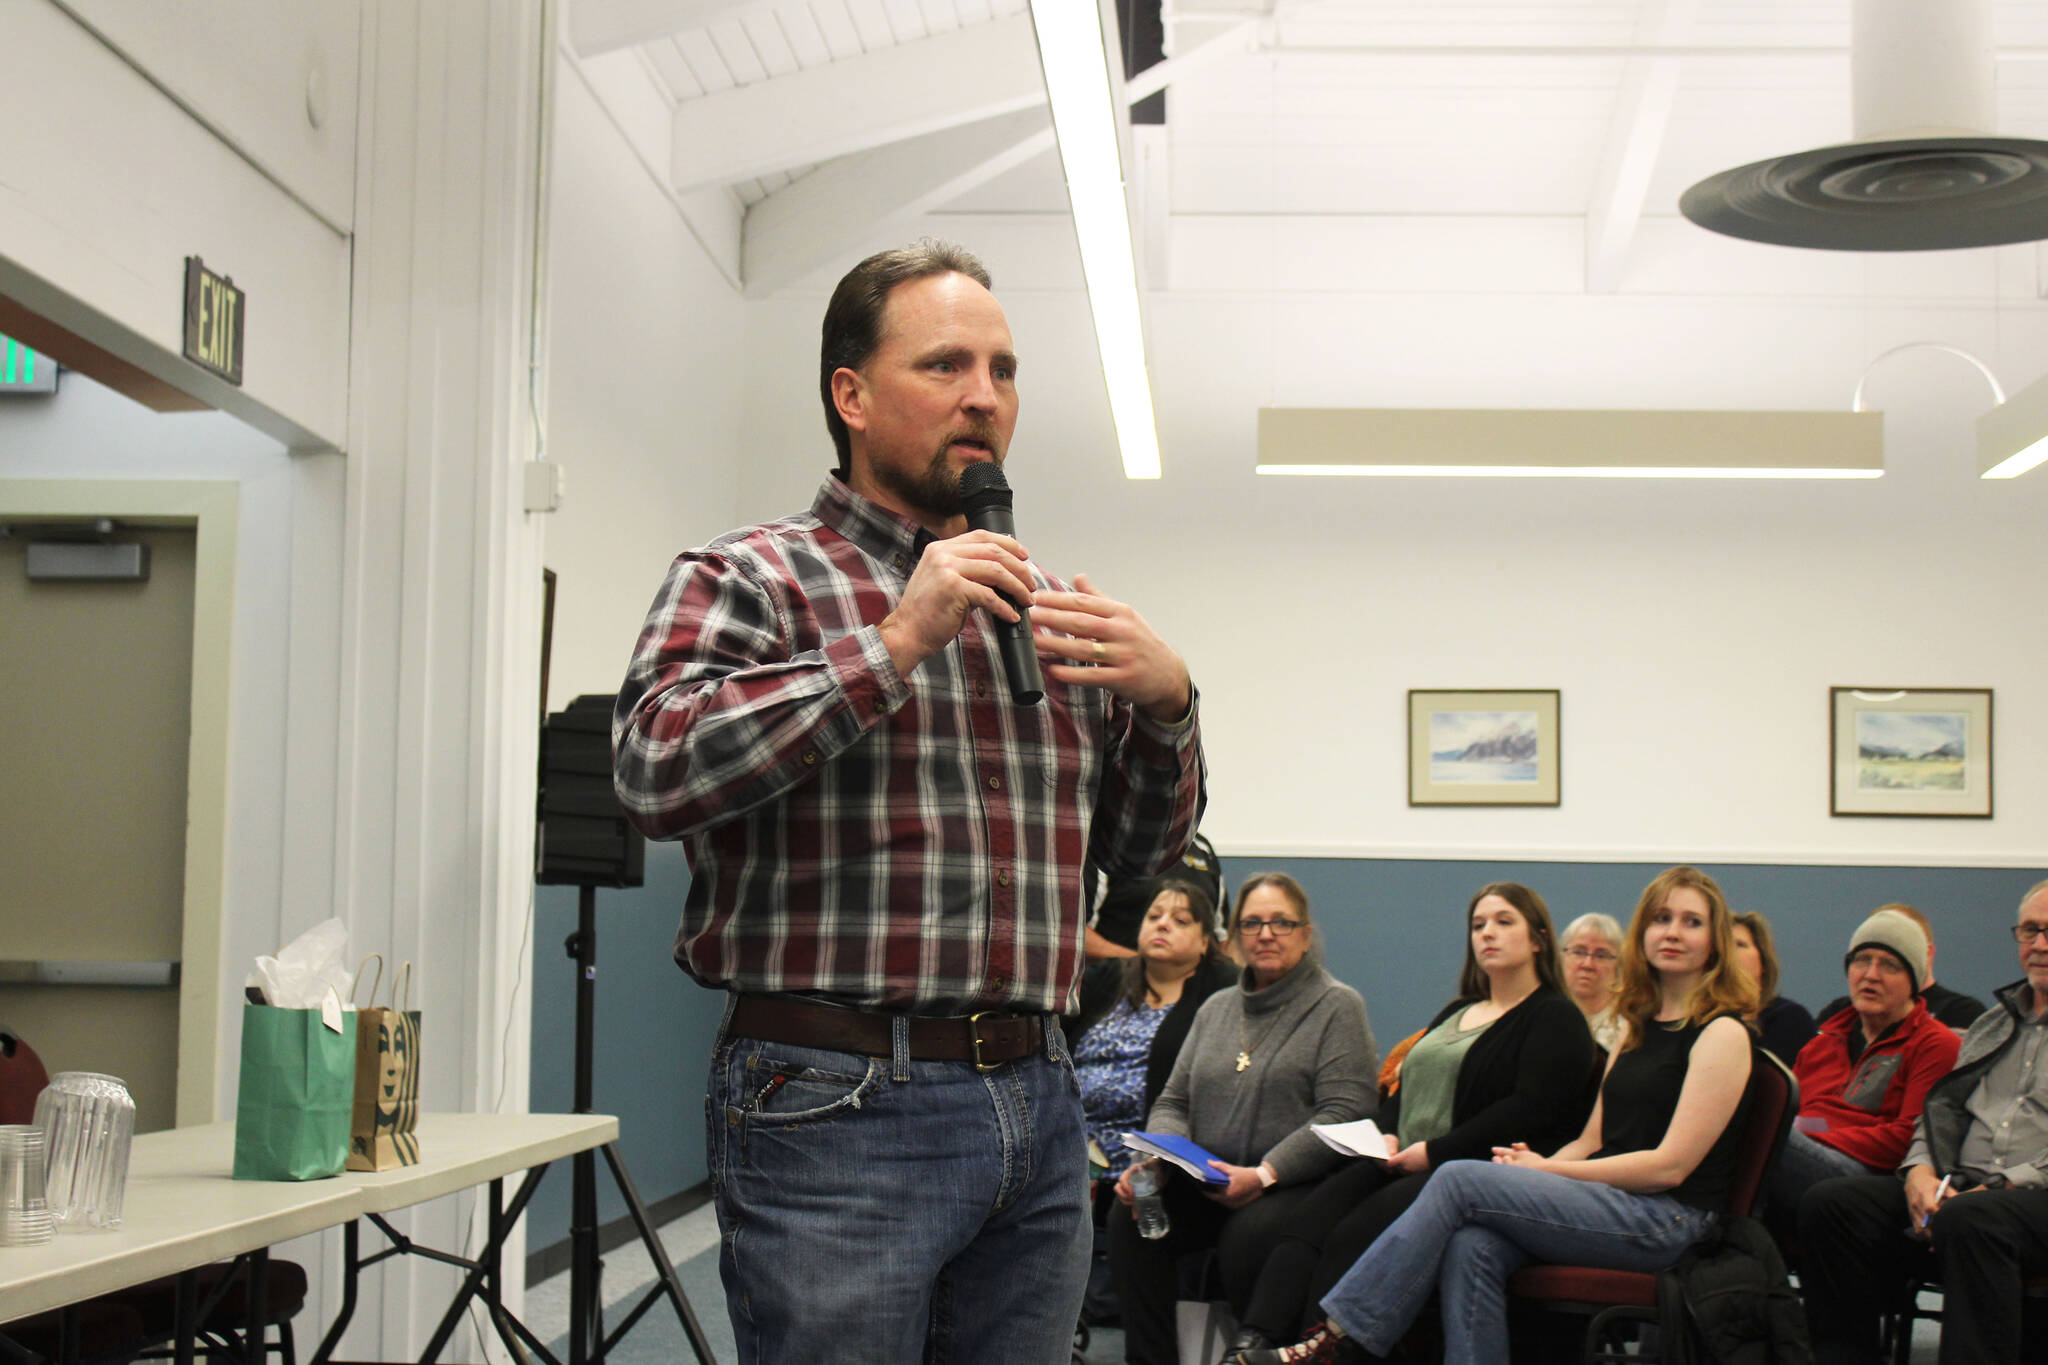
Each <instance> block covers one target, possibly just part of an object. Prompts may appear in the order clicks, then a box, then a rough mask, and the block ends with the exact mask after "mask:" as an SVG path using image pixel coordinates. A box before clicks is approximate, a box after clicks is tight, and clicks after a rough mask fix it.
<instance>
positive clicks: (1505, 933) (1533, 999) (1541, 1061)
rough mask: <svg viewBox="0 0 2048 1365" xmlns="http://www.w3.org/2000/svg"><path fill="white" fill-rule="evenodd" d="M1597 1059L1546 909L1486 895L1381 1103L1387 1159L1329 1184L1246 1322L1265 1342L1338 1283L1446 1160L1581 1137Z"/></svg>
mask: <svg viewBox="0 0 2048 1365" xmlns="http://www.w3.org/2000/svg"><path fill="white" fill-rule="evenodd" d="M1598 1056H1599V1053H1598V1052H1597V1051H1596V1050H1595V1049H1594V1047H1593V1036H1592V1034H1590V1033H1589V1032H1587V1030H1586V1020H1585V1017H1584V1016H1583V1015H1581V1014H1580V1013H1579V1010H1578V1007H1577V1006H1576V1005H1575V1004H1574V1003H1573V1002H1572V998H1571V997H1570V996H1568V995H1566V994H1565V993H1564V982H1563V974H1562V972H1561V971H1560V970H1559V967H1558V961H1557V937H1556V933H1555V931H1554V930H1553V929H1552V928H1551V926H1550V907H1548V906H1547V905H1545V904H1544V903H1543V897H1541V896H1539V895H1537V894H1536V892H1534V891H1532V890H1530V889H1529V888H1528V887H1526V886H1523V885H1521V884H1520V883H1519V882H1495V883H1493V884H1492V885H1491V886H1483V887H1481V888H1480V889H1479V894H1477V895H1475V896H1474V897H1473V898H1472V901H1471V903H1470V904H1469V905H1467V906H1466V908H1465V966H1464V970H1463V971H1462V973H1461V974H1460V975H1459V978H1458V995H1457V998H1456V999H1454V1000H1452V1001H1451V1003H1450V1004H1448V1005H1446V1006H1444V1007H1443V1008H1442V1009H1441V1010H1439V1011H1437V1015H1436V1018H1434V1019H1432V1020H1430V1022H1429V1026H1428V1027H1427V1028H1426V1029H1424V1030H1423V1034H1422V1037H1421V1039H1420V1040H1419V1041H1418V1042H1417V1043H1416V1044H1415V1045H1414V1046H1413V1047H1412V1048H1410V1049H1409V1050H1408V1055H1407V1056H1406V1057H1405V1058H1404V1059H1403V1060H1402V1062H1401V1070H1400V1075H1399V1077H1398V1080H1397V1082H1396V1087H1397V1088H1395V1089H1394V1091H1393V1093H1392V1094H1390V1095H1389V1096H1387V1098H1386V1099H1385V1100H1383V1101H1382V1102H1381V1104H1380V1112H1379V1126H1380V1129H1381V1131H1383V1132H1384V1133H1385V1134H1386V1135H1387V1158H1386V1160H1384V1161H1381V1160H1376V1159H1368V1158H1364V1157H1360V1158H1357V1159H1355V1160H1352V1161H1350V1162H1348V1163H1346V1164H1345V1165H1344V1166H1343V1167H1341V1168H1339V1169H1338V1170H1337V1171H1336V1172H1335V1173H1334V1174H1332V1175H1330V1176H1329V1177H1327V1178H1326V1179H1325V1180H1324V1181H1323V1183H1322V1185H1321V1187H1320V1188H1319V1189H1318V1190H1317V1191H1316V1197H1315V1199H1313V1200H1312V1201H1310V1203H1309V1205H1308V1207H1307V1208H1305V1209H1304V1210H1303V1211H1302V1216H1301V1217H1300V1218H1299V1219H1298V1220H1297V1221H1296V1222H1295V1224H1294V1225H1293V1226H1292V1227H1291V1228H1290V1229H1289V1230H1288V1233H1287V1235H1286V1236H1285V1237H1283V1238H1282V1240H1281V1242H1280V1245H1279V1246H1277V1247H1276V1248H1274V1251H1273V1254H1272V1256H1271V1257H1269V1258H1268V1259H1267V1261H1266V1264H1265V1267H1264V1268H1263V1269H1262V1270H1261V1271H1260V1272H1259V1278H1258V1283H1257V1287H1256V1288H1255V1289H1254V1291H1253V1293H1252V1296H1251V1299H1250V1301H1249V1302H1248V1303H1247V1304H1246V1305H1245V1309H1244V1312H1243V1314H1242V1321H1243V1324H1244V1326H1245V1328H1246V1329H1248V1331H1255V1332H1257V1333H1259V1334H1260V1335H1261V1336H1262V1337H1263V1340H1260V1341H1245V1342H1243V1343H1242V1345H1243V1346H1245V1347H1252V1346H1271V1345H1275V1344H1277V1343H1279V1342H1282V1341H1291V1340H1293V1339H1294V1338H1295V1337H1296V1336H1298V1335H1300V1332H1301V1329H1302V1326H1303V1312H1304V1310H1305V1309H1306V1308H1307V1307H1308V1306H1309V1305H1310V1304H1313V1303H1315V1302H1317V1301H1318V1300H1319V1299H1321V1298H1322V1296H1323V1295H1324V1294H1326V1293H1328V1292H1329V1291H1330V1289H1331V1288H1332V1287H1334V1286H1335V1285H1336V1283H1337V1281H1338V1280H1339V1279H1341V1278H1343V1275H1344V1272H1345V1271H1347V1270H1349V1269H1350V1268H1351V1264H1352V1262H1354V1261H1356V1260H1357V1259H1358V1258H1359V1257H1360V1256H1362V1255H1364V1254H1365V1249H1366V1248H1367V1247H1369V1246H1371V1245H1372V1244H1373V1242H1374V1241H1375V1240H1376V1239H1377V1238H1378V1237H1379V1235H1380V1234H1381V1233H1383V1232H1385V1231H1386V1230H1387V1228H1388V1227H1390V1226H1391V1225H1392V1224H1393V1222H1394V1220H1395V1219H1396V1218H1399V1217H1400V1216H1401V1215H1402V1214H1403V1213H1405V1212H1406V1211H1407V1209H1408V1206H1409V1205H1410V1204H1413V1203H1414V1202H1415V1200H1416V1197H1417V1196H1418V1195H1420V1194H1421V1193H1422V1190H1423V1186H1424V1183H1425V1182H1427V1181H1428V1180H1429V1178H1430V1176H1431V1174H1432V1173H1433V1172H1435V1171H1436V1170H1438V1169H1440V1168H1441V1167H1442V1166H1443V1165H1444V1163H1445V1162H1449V1161H1485V1160H1487V1159H1489V1158H1490V1157H1491V1156H1492V1155H1493V1149H1494V1148H1495V1147H1496V1146H1499V1145H1502V1144H1505V1143H1509V1142H1513V1141H1515V1140H1517V1139H1520V1140H1522V1141H1525V1142H1527V1143H1529V1144H1530V1145H1531V1146H1532V1147H1534V1148H1535V1149H1536V1150H1537V1151H1539V1152H1549V1151H1552V1150H1554V1149H1556V1148H1558V1147H1560V1146H1562V1145H1564V1143H1566V1142H1568V1141H1569V1140H1571V1139H1572V1138H1573V1137H1575V1136H1577V1134H1578V1132H1579V1129H1580V1128H1581V1127H1582V1126H1583V1125H1584V1123H1585V1121H1586V1110H1587V1108H1588V1107H1589V1106H1590V1105H1591V1103H1592V1100H1593V1094H1592V1088H1591V1087H1592V1083H1593V1078H1594V1074H1595V1071H1596V1069H1597V1066H1598V1062H1597V1058H1598Z"/></svg>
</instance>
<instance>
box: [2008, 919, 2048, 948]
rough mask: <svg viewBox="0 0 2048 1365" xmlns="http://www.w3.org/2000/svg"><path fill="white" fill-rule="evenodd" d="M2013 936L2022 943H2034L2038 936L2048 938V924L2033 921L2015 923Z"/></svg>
mask: <svg viewBox="0 0 2048 1365" xmlns="http://www.w3.org/2000/svg"><path fill="white" fill-rule="evenodd" d="M2012 936H2013V937H2014V938H2016V939H2018V940H2019V941H2020V942H2021V943H2032V942H2033V941H2034V940H2035V939H2037V938H2048V924H2035V923H2032V922H2031V921H2029V922H2028V923H2025V924H2015V925H2014V926H2013V927H2012Z"/></svg>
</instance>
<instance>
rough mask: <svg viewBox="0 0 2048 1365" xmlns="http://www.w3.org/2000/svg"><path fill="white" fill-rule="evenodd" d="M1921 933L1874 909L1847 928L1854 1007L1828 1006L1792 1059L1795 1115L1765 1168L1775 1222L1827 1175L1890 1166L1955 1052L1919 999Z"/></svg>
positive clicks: (1951, 1034) (1787, 1219)
mask: <svg viewBox="0 0 2048 1365" xmlns="http://www.w3.org/2000/svg"><path fill="white" fill-rule="evenodd" d="M1926 945H1927V936H1926V935H1925V934H1923V933H1921V932H1920V926H1919V925H1917V924H1915V923H1913V921H1912V920H1910V919H1907V918H1906V917H1905V916H1904V915H1902V914H1900V913H1898V912H1897V911H1896V910H1880V911H1878V912H1877V913H1876V914H1874V915H1872V916H1871V917H1870V918H1869V919H1867V920H1865V921H1863V923H1862V924H1860V925H1858V926H1857V928H1856V932H1855V933H1853V934H1851V935H1850V936H1849V953H1848V956H1847V957H1846V958H1845V959H1844V960H1843V966H1844V968H1845V969H1846V970H1847V972H1848V974H1849V1001H1850V1008H1848V1009H1845V1010H1843V1011H1841V1012H1840V1013H1838V1014H1834V1015H1830V1016H1829V1017H1828V1018H1827V1019H1826V1020H1825V1021H1824V1022H1823V1023H1822V1024H1821V1026H1820V1032H1819V1033H1817V1034H1816V1035H1815V1036H1814V1039H1813V1041H1812V1042H1810V1043H1808V1044H1807V1045H1806V1046H1805V1047H1804V1048H1802V1049H1801V1050H1800V1053H1799V1061H1798V1064H1797V1065H1796V1066H1795V1067H1794V1068H1793V1071H1794V1074H1796V1075H1797V1076H1798V1077H1799V1123H1798V1126H1797V1128H1795V1130H1794V1131H1793V1132H1791V1133H1788V1134H1787V1135H1786V1138H1785V1147H1784V1150H1783V1151H1782V1152H1781V1153H1780V1154H1779V1157H1778V1164H1777V1165H1776V1166H1775V1167H1773V1168H1772V1170H1771V1183H1770V1202H1771V1210H1772V1222H1773V1223H1774V1224H1781V1223H1782V1224H1783V1225H1785V1226H1790V1224H1791V1222H1792V1220H1793V1219H1794V1218H1795V1217H1796V1216H1797V1213H1798V1209H1799V1199H1800V1196H1802V1195H1803V1194H1805V1193H1806V1191H1807V1190H1808V1189H1810V1188H1812V1187H1813V1186H1814V1185H1817V1184H1819V1183H1820V1182H1821V1181H1823V1180H1826V1179H1828V1178H1830V1177H1832V1176H1838V1175H1866V1174H1869V1173H1870V1172H1872V1171H1884V1172H1888V1171H1893V1170H1896V1169H1897V1168H1898V1165H1899V1162H1900V1161H1901V1160H1902V1159H1903V1158H1904V1157H1905V1155H1906V1147H1907V1144H1909V1143H1910V1142H1911V1141H1912V1140H1913V1125H1914V1124H1915V1123H1917V1122H1918V1121H1919V1118H1920V1107H1921V1105H1923V1104H1924V1103H1926V1100H1927V1092H1928V1090H1929V1089H1931V1088H1932V1087H1933V1085H1934V1083H1935V1082H1936V1081H1938V1080H1940V1079H1941V1078H1942V1077H1943V1076H1946V1075H1947V1074H1948V1073H1949V1068H1951V1067H1953V1066H1954V1065H1955V1062H1956V1048H1957V1046H1958V1042H1957V1039H1956V1035H1955V1030H1953V1029H1951V1028H1949V1027H1948V1026H1947V1025H1946V1024H1943V1023H1942V1022H1941V1021H1940V1020H1938V1019H1936V1018H1935V1017H1934V1016H1933V1015H1932V1014H1929V1013H1928V1012H1927V1006H1926V1005H1925V1004H1924V1003H1922V1002H1921V1000H1920V999H1919V996H1918V993H1917V991H1916V987H1917V986H1918V985H1919V981H1918V979H1917V977H1918V971H1917V968H1918V964H1920V963H1923V962H1925V961H1926V960H1927V952H1926Z"/></svg>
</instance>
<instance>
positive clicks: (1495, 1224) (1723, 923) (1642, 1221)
mask: <svg viewBox="0 0 2048 1365" xmlns="http://www.w3.org/2000/svg"><path fill="white" fill-rule="evenodd" d="M1734 952H1735V943H1734V934H1733V917H1732V916H1731V915H1730V913H1729V910H1728V902H1727V901H1726V900H1725V899H1724V898H1723V897H1722V895H1721V888H1720V887H1719V886H1718V885H1716V884H1715V882H1714V879H1713V878H1712V877H1709V876H1708V875H1707V874H1706V873H1704V872H1701V871H1700V870H1699V869H1697V868H1692V867H1674V868H1671V869H1669V870H1668V871H1665V872H1663V873H1660V874H1659V875H1658V876H1657V878H1656V879H1655V880H1653V881H1652V882H1651V883H1650V884H1649V886H1647V887H1646V888H1644V890H1643V895H1642V900H1641V902H1640V903H1639V904H1638V905H1637V907H1636V913H1635V918H1634V920H1633V921H1632V922H1631V923H1630V925H1629V932H1628V940H1627V942H1626V943H1625V944H1624V945H1623V948H1622V957H1621V989H1620V991H1619V993H1618V996H1617V1000H1616V1008H1617V1010H1618V1011H1619V1013H1620V1015H1621V1018H1622V1022H1623V1026H1624V1029H1625V1033H1624V1035H1623V1038H1622V1042H1621V1046H1620V1050H1619V1051H1617V1052H1616V1053H1615V1054H1614V1055H1613V1057H1612V1058H1611V1059H1610V1060H1609V1061H1608V1064H1607V1075H1606V1079H1605V1081H1604V1082H1603V1083H1602V1086H1601V1090H1600V1098H1599V1100H1598V1101H1597V1102H1596V1103H1595V1105H1594V1106H1593V1113H1592V1117H1591V1118H1590V1119H1588V1120H1587V1123H1586V1128H1585V1131H1584V1132H1582V1133H1581V1134H1580V1135H1579V1136H1578V1137H1577V1138H1576V1139H1574V1140H1573V1141H1572V1142H1570V1143H1567V1144H1566V1145H1565V1146H1563V1147H1561V1148H1559V1149H1558V1151H1557V1153H1556V1154H1555V1155H1553V1156H1544V1155H1542V1154H1541V1153H1539V1152H1537V1151H1535V1150H1533V1149H1531V1148H1530V1147H1529V1146H1527V1145H1526V1144H1524V1143H1521V1142H1517V1143H1514V1144H1513V1145H1511V1146H1501V1147H1496V1148H1494V1151H1493V1160H1492V1161H1491V1162H1482V1161H1454V1162H1452V1163H1450V1164H1449V1165H1448V1166H1445V1167H1444V1168H1443V1169H1442V1170H1440V1171H1438V1172H1437V1173H1436V1175H1435V1176H1434V1177H1433V1178H1431V1180H1430V1181H1429V1183H1428V1184H1427V1185H1425V1186H1424V1187H1423V1190H1422V1194H1421V1196H1420V1197H1419V1198H1417V1199H1416V1201H1415V1203H1414V1204H1413V1205H1411V1206H1410V1207H1409V1209H1408V1212H1406V1213H1404V1214H1402V1215H1401V1217H1400V1218H1399V1219H1397V1220H1395V1222H1394V1225H1393V1226H1392V1227H1390V1228H1388V1229H1387V1230H1386V1232H1384V1233H1383V1234H1381V1236H1380V1238H1379V1240H1378V1241H1376V1242H1374V1243H1373V1244H1372V1246H1371V1248H1369V1249H1368V1250H1367V1251H1366V1253H1365V1255H1364V1256H1362V1257H1360V1258H1359V1260H1358V1262H1357V1264H1355V1265H1353V1266H1352V1267H1351V1269H1350V1270H1349V1271H1348V1272H1346V1274H1345V1275H1344V1278H1343V1279H1341V1280H1339V1281H1338V1282H1337V1285H1336V1287H1335V1288H1334V1289H1332V1290H1331V1291H1330V1292H1329V1293H1328V1294H1326V1295H1324V1296H1323V1301H1322V1306H1323V1310H1324V1312H1325V1313H1326V1314H1327V1317H1326V1318H1325V1320H1324V1322H1323V1324H1322V1325H1321V1326H1319V1327H1317V1328H1316V1329H1315V1330H1314V1331H1313V1332H1311V1333H1310V1334H1309V1336H1308V1338H1307V1339H1305V1340H1304V1341H1302V1342H1300V1343H1298V1344H1296V1345H1293V1346H1287V1347H1283V1348H1281V1349H1279V1350H1277V1351H1274V1350H1253V1351H1244V1352H1240V1353H1239V1354H1238V1355H1237V1356H1236V1360H1237V1361H1238V1363H1239V1365H1288V1363H1289V1362H1301V1361H1314V1362H1319V1363H1326V1362H1334V1361H1339V1360H1347V1359H1355V1358H1356V1356H1357V1352H1358V1350H1359V1349H1360V1348H1363V1349H1365V1350H1367V1351H1370V1352H1375V1353H1378V1354H1380V1355H1385V1354H1386V1353H1387V1352H1388V1351H1390V1350H1392V1349H1393V1347H1394V1345H1395V1344H1396V1343H1397V1342H1398V1341H1400V1339H1401V1338H1402V1336H1403V1335H1404V1334H1405V1333H1406V1332H1407V1331H1408V1328H1409V1327H1410V1325H1411V1324H1413V1322H1414V1321H1415V1319H1416V1317H1417V1316H1418V1315H1420V1314H1421V1312H1422V1310H1423V1307H1424V1306H1425V1305H1426V1304H1427V1303H1428V1302H1429V1299H1430V1296H1431V1295H1432V1294H1436V1295H1438V1296H1439V1297H1440V1299H1441V1305H1442V1321H1443V1335H1444V1360H1445V1361H1446V1362H1447V1365H1499V1362H1502V1361H1505V1360H1507V1359H1508V1358H1509V1349H1508V1347H1509V1342H1508V1321H1507V1296H1506V1292H1505V1291H1506V1284H1507V1280H1508V1277H1509V1276H1511V1275H1512V1274H1514V1272H1515V1271H1516V1270H1518V1269H1520V1268H1521V1267H1522V1266H1524V1265H1527V1264H1529V1263H1530V1262H1532V1261H1559V1262H1564V1263H1567V1264H1573V1265H1588V1266H1600V1267H1606V1268H1609V1269H1616V1270H1634V1271H1655V1270H1663V1269H1665V1268H1666V1267H1668V1266H1670V1265H1671V1264H1672V1263H1673V1262H1675V1261H1677V1259H1678V1258H1679V1256H1680V1255H1681V1254H1682V1253H1683V1252H1684V1251H1685V1250H1686V1248H1687V1247H1689V1246H1691V1245H1692V1244H1693V1243H1694V1242H1695V1241H1697V1240H1699V1239H1700V1238H1701V1237H1702V1236H1704V1235H1705V1234H1706V1233H1707V1232H1708V1231H1709V1230H1710V1229H1712V1228H1713V1227H1714V1225H1715V1221H1716V1217H1717V1215H1718V1213H1719V1212H1720V1211H1721V1209H1722V1208H1723V1206H1724V1205H1725V1204H1726V1203H1727V1200H1728V1196H1729V1194H1730V1192H1731V1189H1732V1187H1733V1184H1734V1179H1735V1164H1736V1151H1737V1148H1738V1147H1739V1146H1740V1144H1741V1136H1742V1115H1743V1112H1744V1110H1745V1108H1746V1105H1747V1099H1748V1093H1749V1072H1750V1047H1751V1044H1750V1034H1749V1027H1748V1025H1747V1024H1745V1023H1744V1022H1743V1020H1744V1019H1745V1017H1746V1016H1748V1015H1749V1014H1751V1013H1753V1012H1754V1011H1755V1009H1756V983H1755V982H1754V981H1753V980H1751V979H1750V976H1749V974H1748V973H1747V972H1745V971H1743V970H1742V969H1741V968H1740V967H1739V966H1737V965H1736V963H1735V961H1734Z"/></svg>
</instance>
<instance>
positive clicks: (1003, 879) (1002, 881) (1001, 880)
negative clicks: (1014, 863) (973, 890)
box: [996, 868, 1010, 886]
mask: <svg viewBox="0 0 2048 1365" xmlns="http://www.w3.org/2000/svg"><path fill="white" fill-rule="evenodd" d="M1009 884H1010V871H1009V869H1008V868H1004V869H1003V870H1002V871H1001V872H998V873H996V885H997V886H1008V885H1009Z"/></svg>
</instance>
